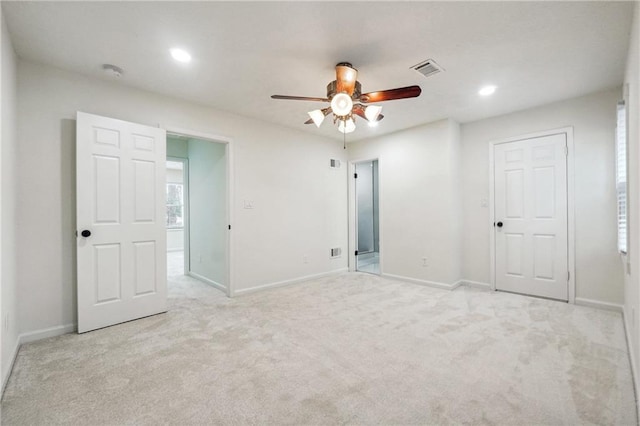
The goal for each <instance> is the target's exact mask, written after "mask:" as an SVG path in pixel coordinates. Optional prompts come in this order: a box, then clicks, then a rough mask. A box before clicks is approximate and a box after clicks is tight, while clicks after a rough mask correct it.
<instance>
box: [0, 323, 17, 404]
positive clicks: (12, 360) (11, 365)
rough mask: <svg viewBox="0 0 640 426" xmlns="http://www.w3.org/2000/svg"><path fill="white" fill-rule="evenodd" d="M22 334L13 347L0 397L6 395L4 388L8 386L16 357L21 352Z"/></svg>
mask: <svg viewBox="0 0 640 426" xmlns="http://www.w3.org/2000/svg"><path fill="white" fill-rule="evenodd" d="M20 346H21V345H20V336H18V338H17V339H16V345H15V347H14V348H13V351H12V353H11V362H10V363H9V368H8V369H7V375H6V376H4V377H3V378H2V389H0V399H2V397H3V396H4V389H5V388H6V387H7V383H9V377H11V372H12V371H13V366H14V364H15V363H16V358H18V352H20Z"/></svg>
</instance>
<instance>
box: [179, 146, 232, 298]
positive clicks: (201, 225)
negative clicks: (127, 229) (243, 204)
mask: <svg viewBox="0 0 640 426" xmlns="http://www.w3.org/2000/svg"><path fill="white" fill-rule="evenodd" d="M188 147H189V253H190V259H191V261H190V272H192V273H196V274H197V275H199V276H200V277H204V278H206V279H207V280H211V281H213V282H215V283H217V284H219V285H221V286H223V287H225V288H226V286H227V279H226V268H225V264H226V260H225V259H226V257H225V251H226V234H227V232H228V230H227V226H228V223H227V219H226V214H227V213H226V195H227V192H226V188H227V167H226V164H225V163H226V161H227V157H226V145H225V144H222V143H215V142H209V141H203V140H198V139H189V143H188Z"/></svg>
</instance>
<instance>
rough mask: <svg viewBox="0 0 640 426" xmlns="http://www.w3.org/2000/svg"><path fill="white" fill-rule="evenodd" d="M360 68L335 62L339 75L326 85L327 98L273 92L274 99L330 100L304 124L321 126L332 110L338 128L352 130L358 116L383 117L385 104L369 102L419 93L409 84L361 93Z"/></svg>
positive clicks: (376, 118)
mask: <svg viewBox="0 0 640 426" xmlns="http://www.w3.org/2000/svg"><path fill="white" fill-rule="evenodd" d="M357 77H358V70H357V69H355V68H354V67H353V65H351V64H350V63H348V62H340V63H339V64H338V65H336V79H335V80H333V81H332V82H331V83H329V84H328V85H327V97H326V98H313V97H306V96H286V95H272V96H271V98H272V99H288V100H294V101H314V102H329V103H330V105H329V106H328V107H326V108H322V109H316V110H313V111H309V113H308V114H309V117H311V118H310V119H309V120H307V121H306V122H305V123H304V124H311V123H315V125H316V126H318V127H320V125H321V124H322V122H323V121H324V118H325V117H326V116H327V115H329V114H332V113H333V122H334V124H335V123H336V122H339V123H338V131H340V132H342V133H351V132H353V131H354V130H355V129H356V123H355V116H358V117H360V118H363V119H365V120H367V122H369V124H370V125H375V124H376V123H377V122H378V121H380V120H382V119H383V118H384V116H383V115H382V114H381V111H382V107H381V106H378V105H370V104H371V103H374V102H383V101H393V100H396V99H407V98H415V97H417V96H420V93H421V92H422V90H421V89H420V86H407V87H400V88H397V89H389V90H382V91H379V92H369V93H362V89H361V86H360V82H359V81H358V80H357Z"/></svg>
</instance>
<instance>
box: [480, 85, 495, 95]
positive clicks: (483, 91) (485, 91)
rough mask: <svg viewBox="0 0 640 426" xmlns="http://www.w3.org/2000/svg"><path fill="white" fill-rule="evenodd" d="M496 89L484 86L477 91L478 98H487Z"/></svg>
mask: <svg viewBox="0 0 640 426" xmlns="http://www.w3.org/2000/svg"><path fill="white" fill-rule="evenodd" d="M496 89H497V87H496V86H484V87H483V88H482V89H480V90H479V91H478V94H479V95H480V96H489V95H493V92H495V91H496Z"/></svg>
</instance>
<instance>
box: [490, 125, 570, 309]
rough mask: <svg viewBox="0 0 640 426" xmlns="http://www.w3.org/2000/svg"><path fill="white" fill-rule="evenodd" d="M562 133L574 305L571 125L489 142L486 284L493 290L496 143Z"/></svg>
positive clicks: (494, 269)
mask: <svg viewBox="0 0 640 426" xmlns="http://www.w3.org/2000/svg"><path fill="white" fill-rule="evenodd" d="M558 134H564V135H565V137H566V140H567V157H566V158H567V269H568V270H569V280H568V294H569V300H568V302H569V303H571V304H575V301H576V281H575V277H576V265H575V198H574V197H575V194H574V188H575V168H574V143H573V126H569V127H561V128H559V129H552V130H545V131H540V132H534V133H527V134H524V135H519V136H513V137H509V138H503V139H497V140H493V141H489V222H488V223H487V227H488V228H489V263H490V265H489V271H490V281H489V285H490V286H491V289H492V290H494V291H495V290H496V241H495V232H494V226H493V224H494V222H495V217H494V216H495V211H494V201H495V162H494V161H495V160H494V147H495V146H496V145H499V144H504V143H509V142H517V141H521V140H525V139H534V138H541V137H545V136H552V135H558Z"/></svg>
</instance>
